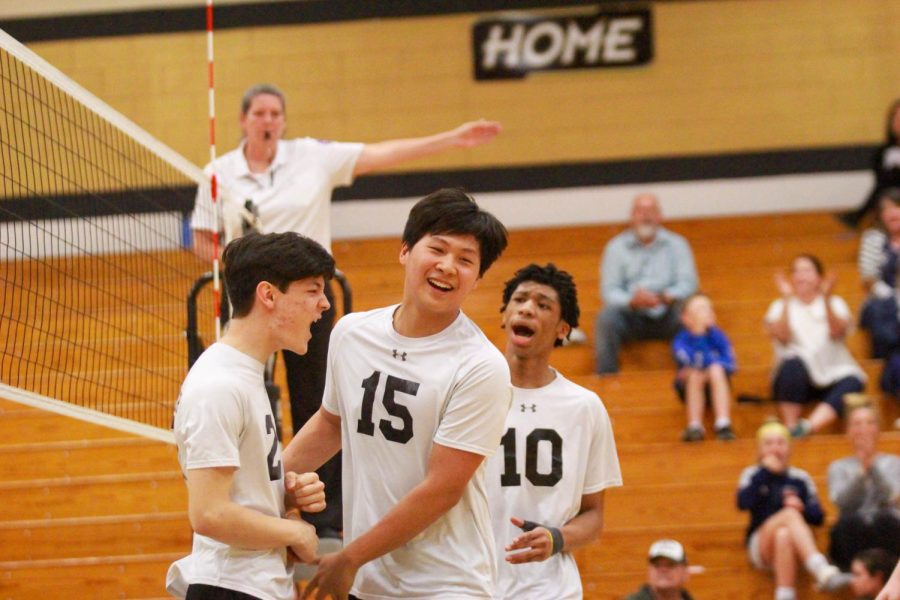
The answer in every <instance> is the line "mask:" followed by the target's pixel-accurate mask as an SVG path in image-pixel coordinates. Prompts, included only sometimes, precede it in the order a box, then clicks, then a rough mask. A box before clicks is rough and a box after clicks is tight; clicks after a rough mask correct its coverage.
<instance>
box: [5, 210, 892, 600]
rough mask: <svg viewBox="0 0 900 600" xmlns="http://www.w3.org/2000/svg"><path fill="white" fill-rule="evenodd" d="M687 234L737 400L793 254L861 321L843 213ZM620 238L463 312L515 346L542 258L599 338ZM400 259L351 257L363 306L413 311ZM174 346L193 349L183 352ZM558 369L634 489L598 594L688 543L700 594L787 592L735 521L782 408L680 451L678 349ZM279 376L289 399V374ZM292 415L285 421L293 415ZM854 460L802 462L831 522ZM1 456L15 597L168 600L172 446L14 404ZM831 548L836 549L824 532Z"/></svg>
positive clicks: (553, 246) (581, 246) (828, 453)
mask: <svg viewBox="0 0 900 600" xmlns="http://www.w3.org/2000/svg"><path fill="white" fill-rule="evenodd" d="M671 228H672V229H674V230H676V231H678V232H679V233H682V234H684V235H685V236H686V237H688V238H689V239H690V241H691V243H692V246H693V248H694V252H695V254H696V259H697V263H698V269H699V272H700V277H701V287H702V289H703V290H704V291H706V292H707V293H708V294H709V295H710V296H711V297H712V299H713V301H714V304H715V308H716V311H717V314H718V316H719V321H720V324H721V325H722V326H723V328H724V329H725V330H726V331H727V332H728V333H729V335H730V336H731V338H732V340H733V342H734V344H735V347H736V351H737V355H738V361H739V368H740V370H739V372H738V374H737V375H736V376H735V377H734V379H733V383H734V388H735V389H734V391H735V393H736V394H739V393H746V394H754V395H757V396H763V397H766V396H768V374H769V365H770V361H771V346H770V344H769V342H768V340H767V339H766V337H765V335H764V333H763V330H762V315H763V314H764V312H765V310H766V308H767V306H768V304H769V302H770V301H771V300H772V299H773V298H774V297H775V295H776V293H775V288H774V285H773V283H772V276H773V274H774V272H775V270H777V269H784V268H785V267H786V266H787V264H788V262H789V260H790V258H791V257H792V256H794V255H795V254H797V253H799V252H812V253H814V254H817V255H819V256H820V257H822V259H823V260H824V261H825V264H826V266H827V267H828V268H829V269H832V270H834V271H836V272H837V273H838V275H839V280H838V286H837V292H838V293H839V294H840V295H841V296H843V297H844V298H845V299H846V300H847V301H848V303H849V304H850V306H851V307H852V308H853V309H854V310H855V311H858V307H859V304H860V302H861V300H862V297H863V295H862V291H861V289H860V287H859V284H858V281H857V277H856V269H855V256H856V245H857V243H858V238H857V236H856V235H855V234H850V233H848V232H846V231H845V230H842V229H841V228H840V226H839V225H838V224H837V223H836V222H835V221H834V220H833V219H832V218H831V217H830V216H829V215H826V214H794V215H781V216H758V217H743V218H721V219H703V220H689V221H680V222H674V223H671ZM620 230H621V226H602V227H577V228H564V229H563V228H560V229H552V230H535V231H518V232H513V233H512V235H511V243H510V247H509V249H508V250H507V252H506V253H505V254H504V256H503V257H502V258H501V259H500V261H498V263H497V264H496V265H495V266H494V268H493V269H491V271H489V272H488V274H487V275H486V276H485V278H484V280H483V281H482V282H481V283H480V285H479V287H478V289H477V290H476V291H475V292H474V293H473V295H472V297H470V299H469V300H468V301H467V304H466V305H465V306H464V309H465V310H466V312H467V313H468V314H469V315H470V316H472V317H473V318H474V319H475V320H476V321H477V322H478V323H479V324H480V325H481V327H482V328H483V329H484V330H485V332H486V333H487V334H488V336H489V337H490V338H491V339H492V340H493V341H494V342H495V343H498V344H501V343H502V339H503V334H502V332H501V330H500V329H499V305H500V294H501V290H502V286H503V282H504V281H505V280H506V279H507V278H508V277H509V276H511V275H512V273H513V272H514V271H515V270H516V269H518V268H519V267H521V266H523V265H524V264H526V263H528V262H547V261H552V262H555V263H556V264H557V265H558V266H560V267H561V268H564V269H566V270H569V271H570V272H572V273H573V275H574V276H575V278H576V281H577V282H578V284H579V291H580V298H581V307H582V328H583V329H584V330H585V331H586V332H587V333H588V334H589V335H592V331H593V321H594V317H595V315H596V313H597V310H598V308H599V306H600V302H599V299H598V292H597V290H598V283H599V273H598V263H599V256H600V253H601V251H602V248H603V246H604V245H605V243H606V242H607V241H608V240H609V239H610V238H611V237H612V236H613V235H614V234H615V233H617V232H618V231H620ZM398 250H399V245H398V241H397V240H395V239H391V240H369V241H352V242H350V241H342V242H337V243H336V244H335V247H334V251H335V256H336V258H337V261H338V265H339V266H340V268H341V269H342V270H343V271H344V272H345V273H346V274H347V276H348V278H349V280H350V282H351V284H352V286H353V291H354V308H355V309H356V310H365V309H368V308H373V307H377V306H382V305H385V304H389V303H393V302H397V301H399V298H400V290H401V285H402V269H401V267H400V265H399V264H398V263H397V254H398ZM166 285H169V283H166ZM184 292H185V293H186V290H184ZM153 310H155V311H163V312H165V313H166V314H171V315H173V317H172V318H174V319H181V318H182V317H181V316H180V315H182V314H183V305H177V304H172V305H171V306H170V305H157V306H154V308H153ZM123 318H124V315H123ZM97 343H99V344H102V343H103V342H102V340H100V341H98V342H97ZM161 343H165V344H168V345H171V346H172V347H173V348H176V347H177V346H179V345H183V341H182V340H180V339H174V340H161ZM850 345H851V348H852V349H853V350H854V352H855V354H856V356H857V357H862V356H864V353H865V340H864V338H863V336H862V335H861V334H858V333H857V334H854V335H853V337H852V338H851V340H850ZM861 362H862V364H863V365H864V367H865V370H866V372H867V373H869V376H870V384H869V391H870V392H873V393H875V392H876V391H877V390H876V386H875V384H874V379H875V378H876V377H877V374H878V370H879V364H878V363H877V362H876V361H872V360H863V361H861ZM553 363H554V365H555V366H556V367H557V368H559V369H560V370H561V371H562V372H564V373H565V374H566V375H567V376H568V377H570V378H571V379H573V380H575V381H576V382H578V383H580V384H582V385H584V386H586V387H589V388H591V389H594V390H595V391H596V392H597V393H598V394H599V395H600V397H601V398H602V399H603V401H604V403H605V405H606V407H607V409H608V410H609V413H610V415H611V417H612V420H613V427H614V430H615V436H616V440H617V445H618V450H619V458H620V462H621V465H622V471H623V476H624V479H625V486H624V487H623V488H620V489H614V490H611V491H609V492H608V494H607V510H606V519H605V530H604V533H603V535H602V537H601V539H600V541H599V542H598V543H596V544H594V545H592V546H590V547H588V548H585V549H582V550H579V551H577V552H576V558H577V560H578V563H579V565H580V568H581V573H582V578H583V581H584V585H585V592H586V598H591V599H603V600H606V599H613V598H621V597H622V596H624V595H625V594H627V593H629V592H631V591H633V590H635V589H636V588H637V587H638V586H639V585H640V584H641V583H642V581H643V580H644V578H645V574H646V560H645V556H646V551H647V548H648V547H649V545H650V543H651V542H652V541H653V540H655V539H657V538H659V537H674V538H676V539H679V540H680V541H682V542H683V543H684V544H685V546H686V548H687V551H688V554H689V557H690V559H691V562H692V564H694V565H699V566H703V567H705V572H704V573H703V574H698V575H696V576H694V577H693V578H692V580H691V582H690V585H689V588H690V589H691V590H692V592H693V593H694V595H695V597H697V598H698V599H731V598H733V599H736V600H745V599H746V600H750V599H755V598H769V597H771V593H772V583H771V579H770V578H769V577H768V576H766V575H765V574H762V573H758V572H755V571H753V570H752V569H751V568H750V567H749V566H748V565H747V561H746V558H745V553H744V549H743V545H742V540H743V530H744V526H745V524H746V522H747V517H746V515H745V514H742V513H740V512H738V511H737V510H736V509H735V508H734V491H735V487H736V484H737V478H738V475H739V473H740V471H741V469H742V468H743V467H744V466H746V465H748V464H750V463H752V462H753V460H754V455H755V450H754V443H753V440H752V435H753V432H754V430H755V428H756V427H757V425H758V424H759V423H760V422H761V421H762V420H763V419H764V418H766V417H767V416H768V415H771V414H774V412H775V410H774V406H773V405H772V404H771V403H770V402H768V401H767V402H764V403H762V404H739V405H738V404H736V405H735V406H734V421H735V427H736V429H737V434H738V437H739V439H738V440H736V441H734V442H731V443H724V442H718V441H714V440H711V441H707V442H704V443H701V444H684V443H681V442H679V441H678V437H679V435H680V432H681V429H682V427H683V424H684V411H683V408H682V405H681V404H680V403H679V402H678V401H677V399H676V398H675V395H674V393H673V392H672V385H671V384H672V363H671V359H670V358H669V353H668V348H667V345H666V344H664V343H658V342H649V343H645V344H642V345H640V346H630V347H627V348H626V349H625V351H624V353H623V357H622V373H621V374H620V375H618V376H615V377H604V378H600V377H597V376H596V375H594V374H593V358H592V350H591V348H590V346H570V347H566V348H561V349H559V350H557V351H556V354H555V356H554V360H553ZM166 366H167V367H169V366H171V368H172V369H178V368H181V367H179V366H178V365H177V364H172V365H166ZM277 374H278V376H279V379H281V384H282V389H286V388H285V386H284V382H283V379H282V378H281V375H283V369H281V368H280V367H279V369H278V371H277ZM283 395H284V396H286V394H283ZM284 402H285V405H284V406H283V410H282V413H283V414H285V415H288V414H289V410H288V409H287V405H286V400H285V401H284ZM880 406H881V409H882V412H883V414H884V417H885V422H886V423H888V424H889V423H891V422H892V421H893V420H894V419H895V418H896V417H897V416H900V410H898V405H897V403H896V402H894V401H893V400H890V399H881V400H880ZM286 429H287V428H286ZM882 440H883V442H882V443H883V446H884V448H885V449H886V450H889V451H892V452H898V453H900V433H898V432H895V431H886V432H885V434H884V435H883V438H882ZM847 448H848V446H847V443H846V442H845V440H844V439H843V436H842V435H840V433H839V431H838V429H837V428H835V429H834V431H832V432H831V433H827V434H822V435H817V436H814V437H813V438H811V439H808V440H802V441H800V442H798V443H797V444H796V446H795V451H794V464H796V465H798V466H800V467H803V468H806V469H807V470H808V471H810V473H811V474H812V475H813V476H814V478H815V480H816V483H817V485H818V486H819V488H820V494H822V495H823V499H824V500H825V505H826V510H827V513H828V516H829V519H831V520H833V518H834V516H835V510H834V507H833V506H831V504H830V503H829V502H828V501H827V498H824V496H825V495H826V494H825V487H826V486H825V480H824V477H825V470H826V468H827V465H828V463H829V462H830V461H831V460H833V459H834V458H837V457H839V456H842V455H845V454H846V453H847ZM0 455H2V460H0V490H2V494H3V498H4V499H5V500H6V502H4V508H5V510H4V513H3V515H2V518H0V596H2V597H3V598H7V597H10V598H31V597H39V596H46V597H66V598H100V597H103V598H108V597H129V598H158V597H162V596H164V595H165V592H164V584H163V581H164V576H165V572H166V569H167V567H168V565H169V563H170V562H171V561H172V560H174V559H175V558H177V557H180V556H182V555H184V554H185V553H187V552H188V551H189V549H190V526H189V524H188V522H187V518H186V512H185V511H186V493H185V490H184V484H183V482H182V480H181V475H180V472H179V470H178V465H177V460H176V457H175V450H174V448H172V447H170V446H166V445H165V444H162V443H159V442H153V441H148V440H143V439H140V438H137V437H134V436H130V435H126V434H122V433H119V432H115V431H111V430H108V429H104V428H102V427H99V426H96V425H90V424H86V423H82V422H79V421H74V420H72V419H67V418H64V417H59V416H56V415H51V414H48V413H44V412H42V411H39V410H37V409H32V408H28V407H24V406H21V405H18V404H15V403H12V402H6V401H0ZM817 536H818V537H817V539H818V540H819V543H820V546H821V547H825V545H826V542H827V534H826V531H825V529H824V528H822V529H820V530H819V531H818V533H817ZM808 583H809V580H808V578H805V576H804V579H803V580H802V582H801V585H800V592H801V598H804V599H807V600H811V599H817V598H826V597H828V596H825V595H820V594H816V593H815V592H813V591H812V590H811V589H809V585H808ZM831 597H834V596H831Z"/></svg>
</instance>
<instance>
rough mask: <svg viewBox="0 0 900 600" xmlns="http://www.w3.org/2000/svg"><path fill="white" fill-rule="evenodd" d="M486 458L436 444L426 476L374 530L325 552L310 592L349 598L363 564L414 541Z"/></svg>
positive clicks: (317, 595) (453, 502) (458, 496)
mask: <svg viewBox="0 0 900 600" xmlns="http://www.w3.org/2000/svg"><path fill="white" fill-rule="evenodd" d="M483 460H484V456H482V455H480V454H475V453H472V452H466V451H464V450H457V449H455V448H449V447H447V446H442V445H440V444H435V445H434V447H433V449H432V451H431V456H430V457H429V459H428V471H427V473H426V475H425V479H424V480H423V481H422V482H421V483H420V484H418V485H417V486H416V487H414V488H413V489H412V490H410V492H409V493H408V494H407V495H406V496H404V497H403V498H402V499H401V500H400V502H398V503H397V505H396V506H394V508H392V509H391V510H390V512H388V513H387V514H386V515H385V516H384V517H383V518H382V519H381V520H380V521H379V522H378V523H376V524H375V526H374V527H372V528H371V529H370V530H369V531H367V532H366V533H364V534H363V535H361V536H360V537H358V538H356V539H355V540H353V542H351V543H350V544H349V545H347V546H346V547H345V548H344V549H342V550H341V551H340V552H337V553H335V554H326V555H325V556H323V557H322V558H321V559H320V561H319V570H318V572H317V573H316V575H315V576H314V577H313V578H312V580H311V581H310V583H309V585H308V586H307V588H306V592H305V596H304V597H310V596H311V595H312V594H313V593H315V598H317V599H324V598H325V597H326V596H327V595H328V594H331V595H332V596H333V597H334V598H336V599H338V600H342V599H344V598H346V597H347V593H348V592H349V590H350V586H351V585H352V584H353V578H354V577H355V576H356V571H357V570H358V569H359V568H360V567H361V566H362V565H364V564H365V563H367V562H369V561H371V560H374V559H376V558H378V557H379V556H383V555H385V554H387V553H388V552H390V551H392V550H395V549H397V548H399V547H400V546H402V545H403V544H405V543H406V542H408V541H410V540H411V539H413V538H414V537H416V536H417V535H418V534H419V533H421V532H422V531H423V530H424V529H425V528H426V527H428V526H429V525H431V524H432V523H434V522H435V521H436V520H437V519H438V518H440V517H441V516H442V515H443V514H444V513H446V512H447V511H448V510H450V509H451V508H453V506H454V505H456V503H457V502H459V500H460V499H461V498H462V495H463V492H464V491H465V489H466V485H467V484H468V483H469V480H470V479H471V478H472V476H473V475H474V474H475V471H476V470H477V469H478V467H479V465H481V462H482V461H483Z"/></svg>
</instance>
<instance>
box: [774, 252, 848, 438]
mask: <svg viewBox="0 0 900 600" xmlns="http://www.w3.org/2000/svg"><path fill="white" fill-rule="evenodd" d="M834 282H835V277H834V275H833V274H828V275H826V274H825V272H824V269H823V268H822V263H821V261H819V259H818V258H816V257H815V256H812V255H809V254H801V255H799V256H797V257H796V258H794V260H793V261H792V262H791V272H790V275H789V277H787V278H785V277H784V276H782V275H779V276H777V277H776V283H777V285H778V289H779V291H780V292H781V298H779V299H778V300H775V301H774V302H772V304H771V306H769V310H768V312H767V313H766V319H765V320H766V328H767V330H768V332H769V336H770V337H771V338H772V342H773V344H774V347H775V363H776V365H775V375H774V378H773V383H772V390H773V397H774V398H775V401H776V402H777V403H778V410H779V412H780V413H781V418H782V420H783V421H784V424H785V425H786V426H787V427H788V428H789V429H790V430H791V435H792V436H794V437H803V436H806V435H809V434H810V433H813V432H816V431H819V430H821V429H822V428H823V427H826V426H827V425H829V424H830V423H832V422H833V421H834V420H835V419H837V418H838V417H840V416H841V415H842V414H843V411H844V395H845V394H848V393H853V392H861V391H862V390H863V388H864V387H865V380H866V375H865V373H863V370H862V369H861V368H860V366H859V365H858V364H857V363H856V361H855V360H854V359H853V357H852V356H851V355H850V351H849V350H848V349H847V345H846V343H845V339H846V336H847V333H848V332H849V331H850V326H851V323H852V319H851V315H850V309H849V308H848V307H847V303H846V302H844V300H843V299H842V298H841V297H839V296H835V295H833V294H832V291H833V290H834ZM815 400H821V402H820V403H819V404H818V405H817V406H816V407H815V408H814V409H813V411H812V413H810V415H809V417H808V418H806V419H803V418H801V415H802V413H803V405H804V404H807V403H810V402H813V401H815Z"/></svg>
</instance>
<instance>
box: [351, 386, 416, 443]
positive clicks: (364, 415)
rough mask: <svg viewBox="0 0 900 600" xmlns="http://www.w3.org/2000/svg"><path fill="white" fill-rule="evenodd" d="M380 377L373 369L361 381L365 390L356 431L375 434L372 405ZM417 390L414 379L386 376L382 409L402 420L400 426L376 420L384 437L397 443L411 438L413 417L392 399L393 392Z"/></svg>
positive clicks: (411, 393)
mask: <svg viewBox="0 0 900 600" xmlns="http://www.w3.org/2000/svg"><path fill="white" fill-rule="evenodd" d="M379 379H381V371H375V372H374V373H372V374H371V375H369V376H368V377H366V378H365V379H363V382H362V388H363V389H364V390H365V393H364V394H363V403H362V412H361V414H360V416H359V420H358V421H357V422H356V431H357V432H358V433H361V434H363V435H371V436H374V435H375V421H374V420H373V419H372V407H373V405H374V404H375V390H376V389H377V388H378V380H379ZM418 391H419V384H418V383H416V382H415V381H408V380H406V379H400V378H399V377H394V376H393V375H388V376H387V381H386V382H385V384H384V396H383V397H382V398H381V403H382V404H383V405H384V410H386V411H387V414H389V415H391V416H392V417H397V418H398V419H400V421H401V422H402V427H395V426H394V422H393V421H389V420H387V419H381V420H380V421H379V422H378V429H380V430H381V435H383V436H384V437H385V439H387V440H390V441H392V442H397V443H398V444H405V443H406V442H408V441H409V440H411V439H412V436H413V418H412V415H411V414H410V412H409V409H408V408H406V407H405V406H403V405H402V404H397V402H395V401H394V394H396V393H397V392H402V393H404V394H409V395H410V396H415V395H416V393H417V392H418Z"/></svg>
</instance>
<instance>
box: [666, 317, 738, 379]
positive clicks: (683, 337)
mask: <svg viewBox="0 0 900 600" xmlns="http://www.w3.org/2000/svg"><path fill="white" fill-rule="evenodd" d="M672 354H674V355H675V362H676V363H677V364H678V368H679V369H680V368H681V367H692V368H694V369H705V368H707V367H709V366H710V365H722V368H723V369H725V372H726V373H729V374H730V373H734V370H735V369H736V368H737V363H736V361H735V359H734V349H733V348H732V346H731V342H730V341H728V336H726V335H725V332H724V331H722V330H721V329H719V328H718V327H716V326H712V327H710V328H709V329H708V330H707V331H706V333H701V334H700V335H694V334H693V333H691V332H690V331H688V330H687V329H682V330H681V331H679V332H678V335H676V336H675V339H674V340H672Z"/></svg>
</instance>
